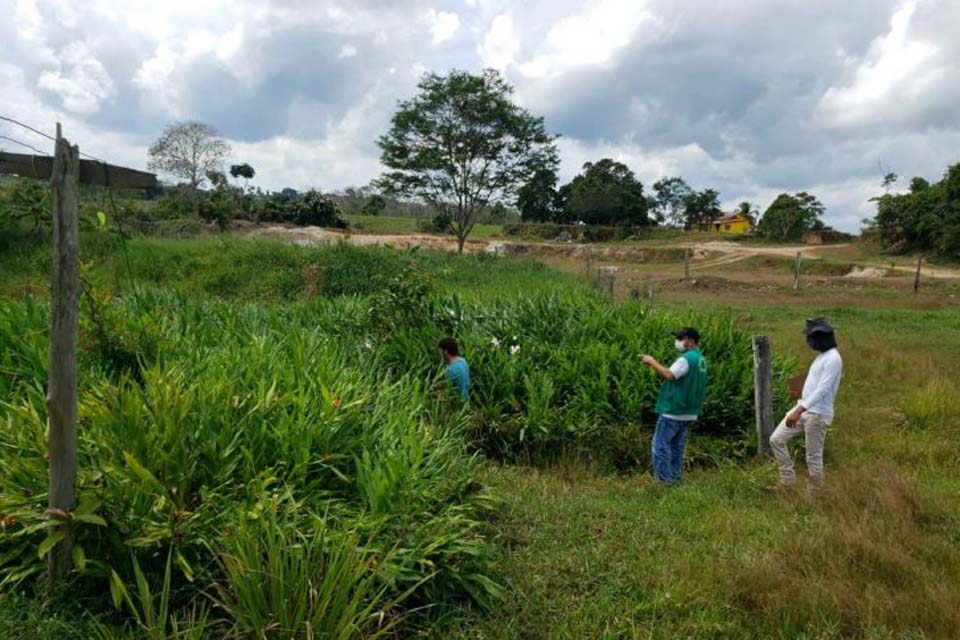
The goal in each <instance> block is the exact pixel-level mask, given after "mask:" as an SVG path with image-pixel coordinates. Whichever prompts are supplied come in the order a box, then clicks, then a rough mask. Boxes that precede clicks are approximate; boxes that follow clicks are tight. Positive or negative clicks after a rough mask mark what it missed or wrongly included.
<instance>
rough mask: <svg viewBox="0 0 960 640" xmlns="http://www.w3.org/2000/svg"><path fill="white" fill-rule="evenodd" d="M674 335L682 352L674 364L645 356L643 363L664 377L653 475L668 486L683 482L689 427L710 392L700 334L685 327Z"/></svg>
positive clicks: (675, 343)
mask: <svg viewBox="0 0 960 640" xmlns="http://www.w3.org/2000/svg"><path fill="white" fill-rule="evenodd" d="M671 333H672V335H673V337H674V338H675V339H676V340H675V342H674V346H675V347H676V349H677V351H679V352H680V357H679V358H677V359H676V360H675V361H674V363H673V364H672V365H670V366H669V367H665V366H663V365H662V364H660V363H659V362H657V360H656V359H655V358H654V357H653V356H649V355H646V354H643V355H642V356H641V358H642V360H643V364H645V365H647V366H649V367H650V368H651V369H653V370H654V371H656V372H657V374H658V375H659V376H660V377H661V378H663V385H662V386H661V387H660V396H659V397H658V398H657V414H658V415H659V418H658V419H657V427H656V429H655V430H654V432H653V446H652V449H653V475H654V476H656V478H657V480H659V481H660V482H661V483H663V484H665V485H672V484H679V483H680V479H681V476H682V473H683V447H684V445H685V444H686V442H687V427H688V426H690V423H691V422H693V421H694V420H696V419H697V415H698V414H699V413H700V406H701V405H702V404H703V398H704V396H705V395H706V391H707V359H706V358H704V357H703V355H701V353H700V332H699V331H697V330H696V329H694V328H693V327H684V328H683V329H680V330H679V331H673V332H671Z"/></svg>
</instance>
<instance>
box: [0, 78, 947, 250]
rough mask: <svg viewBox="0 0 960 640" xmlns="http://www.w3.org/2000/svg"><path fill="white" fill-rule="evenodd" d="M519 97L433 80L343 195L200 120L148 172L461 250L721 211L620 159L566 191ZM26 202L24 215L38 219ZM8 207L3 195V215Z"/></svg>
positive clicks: (301, 214) (183, 127)
mask: <svg viewBox="0 0 960 640" xmlns="http://www.w3.org/2000/svg"><path fill="white" fill-rule="evenodd" d="M512 94H513V87H512V86H511V85H510V84H509V83H507V82H506V81H505V80H504V79H503V77H502V76H501V75H500V74H499V73H498V72H497V71H494V70H486V71H483V72H481V73H478V74H473V73H469V72H466V71H457V70H454V71H451V72H449V73H447V74H445V75H441V74H437V73H427V74H425V75H424V76H423V77H422V79H421V80H420V82H419V84H418V91H417V93H416V95H415V96H414V97H412V98H410V99H408V100H405V101H402V102H400V103H399V104H398V108H397V111H396V112H395V113H394V115H393V117H392V119H391V121H390V124H389V127H388V129H387V131H386V132H385V133H384V134H383V135H382V136H380V138H379V139H378V140H377V144H378V146H379V147H380V151H381V156H380V160H381V163H382V164H383V165H384V167H385V171H384V172H383V174H382V175H381V176H380V177H379V178H377V179H376V180H374V181H373V182H371V184H370V185H368V186H367V187H360V188H356V187H351V188H348V189H347V190H345V191H343V192H340V193H335V194H329V193H328V194H324V193H321V192H319V191H316V190H310V191H307V192H306V193H300V192H298V191H296V190H294V189H290V188H287V189H283V190H281V191H279V192H264V191H263V190H261V189H260V188H258V187H251V186H250V181H251V180H253V179H254V177H255V176H256V170H255V169H254V167H253V166H251V165H250V164H249V163H246V162H243V163H238V164H231V165H229V169H228V170H225V167H226V166H227V165H226V159H227V157H228V156H229V155H230V153H231V151H232V150H231V147H230V145H229V143H228V142H227V141H226V140H224V139H223V138H222V137H221V136H220V135H219V134H218V133H217V131H216V130H214V129H213V128H212V127H210V126H209V125H207V124H204V123H200V122H192V121H191V122H179V123H173V124H170V125H168V126H167V127H166V128H165V129H164V131H163V133H162V134H161V136H160V137H159V138H158V140H157V141H156V142H155V143H154V144H153V145H152V146H151V147H150V148H149V151H148V157H149V163H148V166H149V167H150V168H151V169H154V170H156V171H159V172H161V173H163V174H165V175H166V176H169V177H172V178H174V179H175V180H177V181H178V183H179V184H178V185H177V187H176V188H175V189H173V190H171V189H169V188H167V189H165V190H163V189H162V190H161V191H163V192H164V194H165V196H166V201H165V203H164V207H165V209H166V210H168V211H170V212H171V213H177V214H183V213H189V215H192V217H193V218H199V219H204V220H210V221H216V222H225V221H226V220H228V219H230V218H232V217H238V216H239V217H249V218H250V219H253V220H256V221H277V222H290V223H293V224H316V225H323V226H334V227H340V226H344V225H345V223H344V220H343V217H342V213H343V212H344V211H346V212H348V213H363V214H368V215H378V214H379V213H381V212H383V211H385V210H388V209H389V210H391V211H395V210H407V211H410V212H413V213H414V214H415V215H417V217H421V216H422V217H425V218H429V219H431V220H432V222H431V224H432V227H433V229H434V230H437V231H448V232H450V233H452V234H453V235H455V236H456V237H457V240H458V246H459V247H460V249H461V251H462V248H463V244H464V242H465V241H466V238H467V237H468V236H469V234H470V232H471V231H472V230H473V228H474V226H475V225H476V224H477V223H478V222H480V221H483V220H491V219H492V220H493V221H506V220H508V219H510V218H511V217H512V215H516V214H514V213H513V212H517V214H518V215H519V217H520V219H521V220H522V221H523V222H551V223H557V224H586V225H604V226H615V227H630V228H633V227H649V226H654V225H660V224H669V225H672V226H675V227H684V228H687V229H709V228H710V225H711V224H712V223H713V222H714V221H715V220H717V219H718V218H719V217H721V216H722V215H723V214H724V212H723V211H722V209H721V205H720V194H719V192H717V191H716V190H715V189H711V188H704V189H699V190H697V189H694V188H692V187H691V186H690V185H688V184H687V182H686V181H685V180H684V179H683V178H682V177H679V176H671V177H664V178H662V179H660V180H658V181H657V182H655V183H654V184H653V185H652V187H651V189H650V190H649V191H647V190H646V189H645V188H644V185H643V184H642V183H641V181H640V180H639V179H638V178H637V177H636V175H635V174H634V173H633V171H632V170H631V169H630V168H629V167H628V166H627V165H626V164H624V163H623V162H619V161H616V160H613V159H611V158H602V159H600V160H597V161H595V162H587V163H585V164H584V165H583V167H582V170H581V172H580V173H579V174H578V175H577V176H575V177H574V178H573V179H572V180H571V181H570V182H568V183H566V184H563V185H559V179H558V175H557V170H558V167H559V162H560V158H559V152H558V149H557V145H556V140H557V137H558V136H556V135H554V134H551V133H549V132H548V131H547V130H546V127H545V125H544V121H543V118H542V117H539V116H535V115H533V114H531V113H530V112H528V111H527V110H526V109H524V108H522V107H520V106H519V105H517V104H516V103H515V102H514V100H513V97H512ZM228 176H229V177H228ZM231 178H232V180H233V182H231ZM939 192H940V189H939V188H938V189H935V190H934V193H939ZM154 195H156V194H154ZM16 200H17V202H20V201H21V200H23V198H18V199H16ZM893 202H894V201H893V200H889V199H887V200H883V201H882V203H881V205H882V207H884V214H883V215H882V216H878V220H880V219H883V220H886V218H887V217H890V216H889V215H888V213H887V212H888V211H889V210H892V209H891V208H894V209H895V208H897V207H899V206H900V205H899V204H897V205H894V204H892V203H893ZM896 202H897V203H899V202H900V201H896ZM12 206H13V205H7V208H8V209H10V208H11V207H12ZM17 206H18V209H17V212H18V213H17V215H20V216H21V217H28V216H30V215H33V213H35V212H33V211H32V210H30V209H29V208H24V207H22V206H19V205H17ZM3 207H4V203H3V201H2V200H0V214H2V211H3ZM187 207H189V209H188V211H187V210H186V209H187ZM738 211H739V212H740V213H741V214H742V215H743V216H744V217H746V218H748V219H750V220H751V222H752V223H753V222H756V223H757V224H756V231H757V233H759V234H760V235H763V236H766V237H768V238H771V239H776V240H780V241H791V240H797V239H799V238H800V237H802V235H803V233H805V232H806V231H808V230H811V229H818V228H824V225H823V222H822V221H821V216H822V214H823V212H824V207H823V205H822V204H821V203H820V202H819V201H818V200H817V198H816V197H814V196H813V195H811V194H809V193H806V192H799V193H796V194H794V195H790V194H787V193H783V194H781V195H779V196H778V197H777V198H776V199H775V200H774V201H773V203H772V204H771V205H770V206H769V207H768V208H767V210H766V211H765V212H764V214H763V215H762V217H760V218H759V221H757V218H758V215H759V211H758V210H757V208H756V207H755V206H754V205H753V204H752V203H750V202H743V203H741V205H740V207H739V209H738ZM0 218H2V215H0Z"/></svg>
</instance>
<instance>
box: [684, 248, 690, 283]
mask: <svg viewBox="0 0 960 640" xmlns="http://www.w3.org/2000/svg"><path fill="white" fill-rule="evenodd" d="M683 279H684V280H689V279H690V249H687V250H686V251H685V252H684V253H683Z"/></svg>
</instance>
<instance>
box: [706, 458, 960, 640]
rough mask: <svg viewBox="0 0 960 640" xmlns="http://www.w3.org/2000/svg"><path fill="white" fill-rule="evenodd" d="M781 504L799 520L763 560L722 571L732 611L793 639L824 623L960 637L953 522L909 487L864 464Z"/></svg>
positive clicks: (854, 630)
mask: <svg viewBox="0 0 960 640" xmlns="http://www.w3.org/2000/svg"><path fill="white" fill-rule="evenodd" d="M781 500H782V501H783V508H784V510H786V511H792V510H795V509H796V510H800V511H801V512H803V513H805V514H806V516H805V518H804V520H805V521H804V522H802V523H801V524H799V525H798V526H797V527H796V529H795V530H794V531H792V532H790V533H788V534H787V536H786V539H785V540H784V541H782V542H781V543H780V544H778V545H776V546H775V547H772V548H770V549H769V550H768V551H767V552H766V553H765V554H763V555H761V556H759V557H756V558H753V559H750V560H745V561H738V562H736V563H734V562H727V563H724V565H723V567H722V570H721V576H722V577H723V578H725V579H724V583H725V584H726V588H727V589H728V590H729V593H730V594H731V596H732V597H733V599H734V602H736V603H737V605H738V606H742V607H744V608H746V609H747V610H749V611H756V612H758V613H761V614H762V617H763V618H764V619H770V618H774V619H779V620H781V621H782V624H783V625H784V627H785V628H791V629H795V630H796V631H797V632H800V630H802V629H804V628H806V627H808V626H810V625H816V624H818V623H820V622H821V621H822V620H823V619H825V618H827V619H830V620H834V621H836V624H837V625H838V631H839V632H840V633H841V634H842V635H844V636H856V637H859V636H860V635H862V634H863V633H865V632H867V631H868V630H869V629H876V628H883V629H887V630H889V631H890V632H893V633H908V632H914V631H916V630H922V631H923V632H924V633H925V634H927V635H928V636H929V637H931V638H956V637H960V617H958V616H957V615H956V612H957V611H960V590H958V589H957V585H958V584H960V575H957V567H960V550H958V549H957V547H956V546H955V545H952V544H950V543H949V542H948V541H947V539H945V538H944V537H943V535H942V532H943V531H944V530H945V529H947V528H949V527H955V526H956V524H957V523H956V522H951V520H950V519H949V517H948V516H947V515H946V514H945V512H944V510H943V508H942V506H939V505H937V504H936V503H935V502H933V501H931V500H929V499H927V500H922V499H921V496H920V493H919V492H918V490H917V487H916V485H915V484H914V483H913V482H912V481H910V480H908V479H906V478H904V476H903V475H902V474H901V473H900V472H898V471H896V470H895V469H894V468H892V467H888V466H879V465H871V466H866V467H862V468H857V469H850V470H845V471H842V472H839V473H835V474H833V475H832V476H831V477H830V480H829V482H828V485H827V487H826V488H825V489H823V491H822V493H820V494H817V495H816V497H815V498H813V500H812V502H810V503H804V502H803V501H804V500H806V498H804V497H802V494H796V495H794V496H788V497H783V498H781ZM741 562H742V563H741Z"/></svg>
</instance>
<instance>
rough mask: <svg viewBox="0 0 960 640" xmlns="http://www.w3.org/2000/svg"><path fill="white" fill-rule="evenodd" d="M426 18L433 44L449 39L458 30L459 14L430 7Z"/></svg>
mask: <svg viewBox="0 0 960 640" xmlns="http://www.w3.org/2000/svg"><path fill="white" fill-rule="evenodd" d="M427 20H428V21H429V22H430V37H431V38H432V39H433V44H434V46H436V45H438V44H442V43H444V42H446V41H447V40H449V39H451V38H452V37H453V36H455V35H456V34H457V31H459V30H460V16H458V15H457V14H455V13H450V12H449V11H436V10H434V9H430V11H428V12H427Z"/></svg>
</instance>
